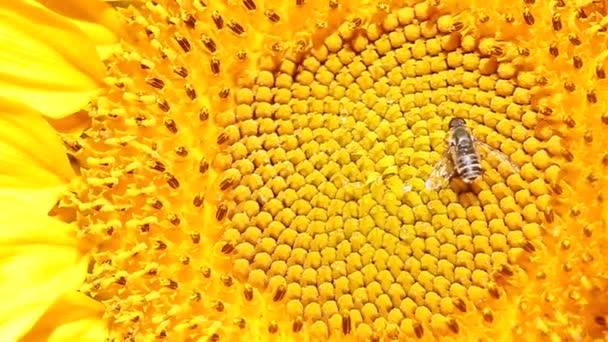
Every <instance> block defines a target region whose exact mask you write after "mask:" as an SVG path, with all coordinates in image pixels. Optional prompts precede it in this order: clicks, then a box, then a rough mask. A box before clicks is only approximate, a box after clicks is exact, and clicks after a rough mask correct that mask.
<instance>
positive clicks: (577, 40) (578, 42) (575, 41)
mask: <svg viewBox="0 0 608 342" xmlns="http://www.w3.org/2000/svg"><path fill="white" fill-rule="evenodd" d="M568 40H569V41H570V43H572V45H575V46H578V45H581V40H580V38H578V36H577V35H576V34H574V33H570V34H569V35H568Z"/></svg>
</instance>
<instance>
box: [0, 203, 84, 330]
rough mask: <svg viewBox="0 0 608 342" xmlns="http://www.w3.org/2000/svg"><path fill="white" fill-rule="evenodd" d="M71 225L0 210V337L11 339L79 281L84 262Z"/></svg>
mask: <svg viewBox="0 0 608 342" xmlns="http://www.w3.org/2000/svg"><path fill="white" fill-rule="evenodd" d="M77 242H78V240H77V239H76V234H75V230H74V228H73V227H72V226H70V225H68V224H66V223H63V222H61V221H58V220H55V219H52V218H50V217H48V216H44V215H33V216H32V214H31V213H30V212H29V211H28V208H23V207H19V206H18V205H10V204H8V203H6V204H4V206H3V210H2V211H1V212H0V302H1V303H2V305H1V306H0V336H2V339H3V340H6V341H12V340H15V339H17V338H19V337H21V336H22V335H24V333H26V332H27V331H29V330H30V329H31V327H32V326H33V325H34V324H35V323H36V321H37V320H38V319H39V318H40V316H41V315H43V314H44V312H45V311H46V310H47V309H48V307H49V306H50V305H51V304H52V303H53V302H54V301H55V300H56V299H57V298H58V297H59V296H60V295H61V294H63V293H66V292H67V291H73V290H76V289H77V288H78V287H79V286H80V285H81V283H82V281H83V280H84V277H85V274H86V266H87V259H86V258H85V257H84V254H83V253H82V251H81V250H80V249H79V248H78V246H77Z"/></svg>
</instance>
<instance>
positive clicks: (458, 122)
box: [450, 118, 467, 129]
mask: <svg viewBox="0 0 608 342" xmlns="http://www.w3.org/2000/svg"><path fill="white" fill-rule="evenodd" d="M466 125H467V123H466V122H465V121H464V119H461V118H453V119H452V120H450V129H453V128H456V127H464V126H466Z"/></svg>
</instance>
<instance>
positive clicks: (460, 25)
mask: <svg viewBox="0 0 608 342" xmlns="http://www.w3.org/2000/svg"><path fill="white" fill-rule="evenodd" d="M463 28H464V23H463V22H461V21H456V22H454V23H452V26H451V27H450V32H457V31H460V30H462V29H463Z"/></svg>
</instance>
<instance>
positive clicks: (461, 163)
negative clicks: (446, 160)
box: [455, 151, 482, 183]
mask: <svg viewBox="0 0 608 342" xmlns="http://www.w3.org/2000/svg"><path fill="white" fill-rule="evenodd" d="M456 155H457V157H456V161H455V165H456V171H457V172H458V175H459V176H460V178H462V180H463V181H465V182H466V183H471V182H473V181H474V180H475V179H477V178H478V177H479V176H481V173H482V168H481V163H480V162H479V157H478V156H477V154H476V153H475V151H471V153H458V152H457V153H456Z"/></svg>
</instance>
